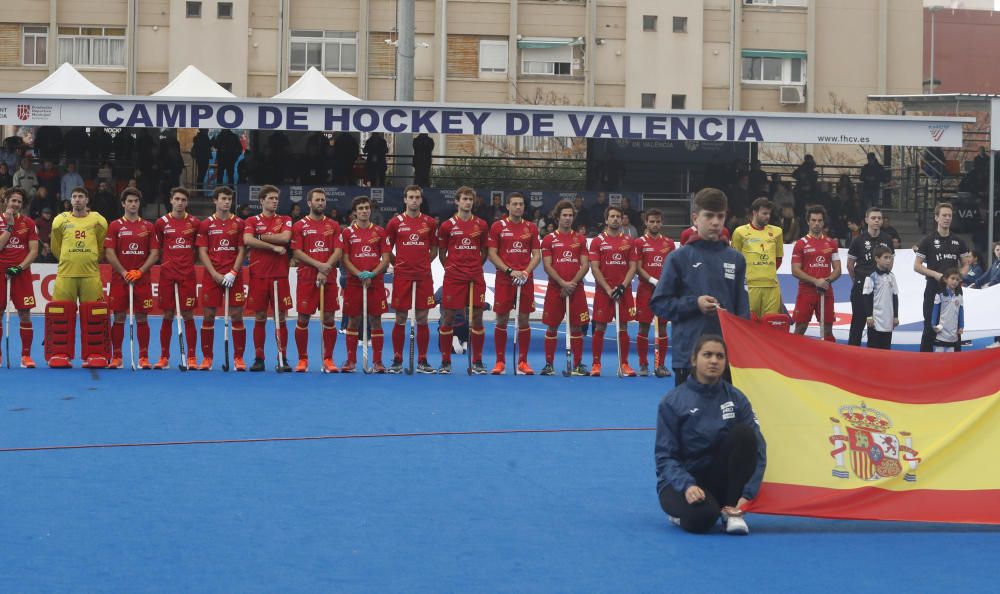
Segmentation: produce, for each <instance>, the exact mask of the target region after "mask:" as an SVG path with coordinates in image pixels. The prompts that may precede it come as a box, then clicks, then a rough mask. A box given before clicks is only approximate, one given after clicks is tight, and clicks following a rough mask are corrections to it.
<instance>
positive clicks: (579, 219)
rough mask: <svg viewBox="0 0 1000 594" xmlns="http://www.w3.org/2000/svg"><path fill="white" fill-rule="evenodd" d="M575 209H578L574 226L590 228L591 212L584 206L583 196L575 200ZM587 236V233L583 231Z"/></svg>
mask: <svg viewBox="0 0 1000 594" xmlns="http://www.w3.org/2000/svg"><path fill="white" fill-rule="evenodd" d="M573 208H574V209H576V220H575V221H574V226H576V227H580V226H583V227H584V228H585V229H586V228H590V211H589V210H588V209H587V208H584V206H583V196H577V197H576V198H573ZM583 234H584V235H586V234H587V232H586V231H583Z"/></svg>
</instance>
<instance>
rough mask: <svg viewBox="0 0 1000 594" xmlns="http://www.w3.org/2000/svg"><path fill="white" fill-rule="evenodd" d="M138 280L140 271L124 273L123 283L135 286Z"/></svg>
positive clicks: (134, 270) (140, 274) (140, 276)
mask: <svg viewBox="0 0 1000 594" xmlns="http://www.w3.org/2000/svg"><path fill="white" fill-rule="evenodd" d="M140 278H142V271H141V270H139V269H138V268H136V269H133V270H129V271H128V272H126V273H125V282H127V283H130V284H135V283H136V281H138V280H139V279H140Z"/></svg>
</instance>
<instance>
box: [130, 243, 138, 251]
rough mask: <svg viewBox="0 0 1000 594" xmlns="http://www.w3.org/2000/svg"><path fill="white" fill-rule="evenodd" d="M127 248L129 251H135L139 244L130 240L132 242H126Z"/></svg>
mask: <svg viewBox="0 0 1000 594" xmlns="http://www.w3.org/2000/svg"><path fill="white" fill-rule="evenodd" d="M128 249H129V251H130V252H137V251H139V244H138V243H135V242H132V243H130V244H128Z"/></svg>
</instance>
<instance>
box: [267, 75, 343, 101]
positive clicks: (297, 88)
mask: <svg viewBox="0 0 1000 594" xmlns="http://www.w3.org/2000/svg"><path fill="white" fill-rule="evenodd" d="M274 98H275V99H292V100H302V99H312V100H318V101H323V100H326V101H360V99H358V98H357V97H355V96H354V95H351V94H350V93H348V92H347V91H345V90H343V89H341V88H340V87H338V86H337V85H335V84H333V83H332V82H330V81H329V79H327V78H326V77H325V76H323V73H322V72H320V71H319V70H316V67H315V66H310V67H309V70H306V73H305V74H303V75H302V77H301V78H299V80H297V81H295V84H293V85H292V86H290V87H288V88H287V89H285V90H284V91H282V92H280V93H278V94H277V95H275V96H274Z"/></svg>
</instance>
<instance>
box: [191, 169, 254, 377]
mask: <svg viewBox="0 0 1000 594" xmlns="http://www.w3.org/2000/svg"><path fill="white" fill-rule="evenodd" d="M234 199H235V196H234V194H233V190H232V189H231V188H229V187H228V186H217V187H216V188H215V191H214V192H212V202H213V203H214V204H215V213H214V214H213V215H212V216H210V217H208V218H207V219H205V220H204V221H202V222H201V227H200V228H199V229H198V240H197V242H196V245H197V246H198V259H199V260H201V263H202V265H203V266H204V267H205V272H204V274H202V281H203V282H202V287H203V292H202V296H201V304H202V307H203V308H204V310H205V314H204V316H203V317H202V318H201V356H202V359H201V365H200V366H199V367H198V369H199V370H201V371H209V370H210V369H212V359H213V358H214V346H215V312H216V310H217V309H218V308H220V307H222V308H225V301H224V300H225V298H226V289H229V316H230V318H231V319H232V324H233V369H235V370H236V371H246V370H247V364H246V363H245V362H244V361H243V351H244V350H246V346H247V329H246V326H244V325H243V303H244V302H245V301H246V296H245V295H244V294H243V277H242V276H241V275H240V267H241V266H243V256H244V255H245V254H246V248H245V247H243V219H241V218H239V217H238V216H236V215H234V214H233V200H234Z"/></svg>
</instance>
